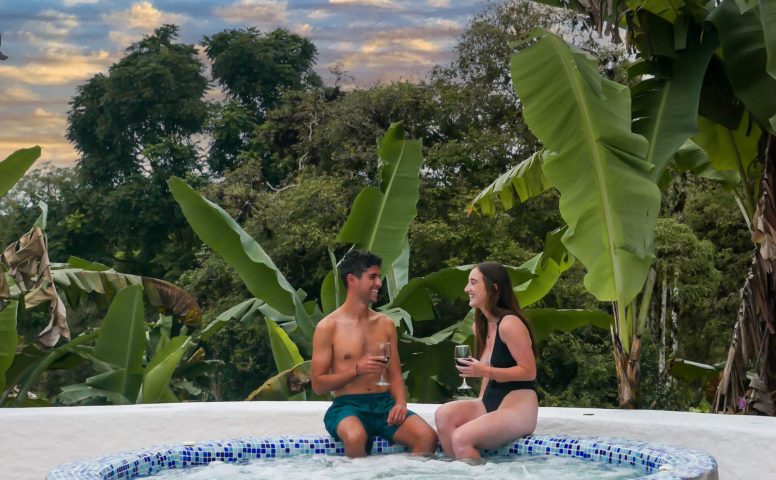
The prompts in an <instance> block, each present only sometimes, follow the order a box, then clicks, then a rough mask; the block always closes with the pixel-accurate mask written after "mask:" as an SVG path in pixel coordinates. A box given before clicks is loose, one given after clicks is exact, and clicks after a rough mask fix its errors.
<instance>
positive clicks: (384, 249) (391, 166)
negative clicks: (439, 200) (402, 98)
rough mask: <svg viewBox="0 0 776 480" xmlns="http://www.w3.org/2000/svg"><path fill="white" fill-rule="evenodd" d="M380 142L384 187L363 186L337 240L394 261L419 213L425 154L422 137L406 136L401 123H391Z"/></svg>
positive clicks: (379, 154) (381, 181) (381, 182)
mask: <svg viewBox="0 0 776 480" xmlns="http://www.w3.org/2000/svg"><path fill="white" fill-rule="evenodd" d="M378 145H379V147H378V149H377V154H378V156H379V157H380V161H381V163H380V166H381V168H380V172H381V178H380V188H379V189H378V188H374V187H366V188H364V189H363V190H361V192H360V193H359V194H358V196H357V197H356V200H355V201H354V202H353V207H352V208H351V211H350V214H349V215H348V219H347V220H346V221H345V225H343V226H342V230H340V233H339V235H338V236H337V241H339V242H349V243H352V244H354V245H355V247H356V248H361V249H365V250H369V251H371V252H373V253H375V254H376V255H378V256H380V257H381V258H382V259H383V261H384V262H385V264H386V265H391V264H393V262H394V261H395V260H396V259H397V258H399V256H400V255H401V253H402V247H403V245H404V239H405V238H406V236H407V231H408V230H409V226H410V223H412V220H413V219H414V218H415V215H417V209H416V205H417V203H418V196H419V195H418V186H419V181H418V175H419V173H420V165H421V163H422V162H423V156H422V154H421V147H420V141H419V140H404V129H403V127H402V124H401V123H396V124H394V125H391V128H389V129H388V131H387V132H386V134H385V136H383V137H382V138H381V139H380V141H379V143H378Z"/></svg>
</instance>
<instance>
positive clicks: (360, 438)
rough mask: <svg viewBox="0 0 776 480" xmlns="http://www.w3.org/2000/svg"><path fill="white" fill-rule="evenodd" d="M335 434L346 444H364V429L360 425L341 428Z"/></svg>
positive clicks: (365, 437) (365, 438)
mask: <svg viewBox="0 0 776 480" xmlns="http://www.w3.org/2000/svg"><path fill="white" fill-rule="evenodd" d="M340 430H341V431H337V434H338V435H339V437H340V438H341V439H342V442H343V443H345V444H346V445H366V440H367V435H366V431H365V430H364V428H363V427H361V426H360V425H359V426H358V427H350V428H347V427H346V428H341V429H340Z"/></svg>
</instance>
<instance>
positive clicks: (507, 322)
mask: <svg viewBox="0 0 776 480" xmlns="http://www.w3.org/2000/svg"><path fill="white" fill-rule="evenodd" d="M499 333H501V334H502V335H503V334H505V333H506V334H510V333H511V334H513V335H519V334H521V333H526V334H527V333H528V327H527V326H526V323H525V320H524V319H522V318H521V317H519V316H518V315H517V314H515V313H507V314H506V315H504V316H503V317H501V321H500V322H499Z"/></svg>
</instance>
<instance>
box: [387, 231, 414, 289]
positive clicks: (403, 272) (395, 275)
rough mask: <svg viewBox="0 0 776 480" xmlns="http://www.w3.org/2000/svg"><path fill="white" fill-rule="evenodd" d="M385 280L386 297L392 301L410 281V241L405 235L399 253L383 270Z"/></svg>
mask: <svg viewBox="0 0 776 480" xmlns="http://www.w3.org/2000/svg"><path fill="white" fill-rule="evenodd" d="M385 280H386V283H387V284H388V299H389V301H391V302H392V301H393V300H394V299H395V298H396V295H398V294H399V291H400V290H401V289H402V288H404V286H405V285H407V282H409V281H410V241H409V239H408V238H407V237H406V236H405V237H404V244H403V245H402V248H401V255H399V257H398V258H397V259H396V260H394V262H393V263H392V264H391V265H390V266H389V267H388V269H387V270H386V271H385Z"/></svg>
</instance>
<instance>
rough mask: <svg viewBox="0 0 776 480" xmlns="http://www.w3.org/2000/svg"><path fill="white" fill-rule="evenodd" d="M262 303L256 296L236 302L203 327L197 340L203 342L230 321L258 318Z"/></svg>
mask: <svg viewBox="0 0 776 480" xmlns="http://www.w3.org/2000/svg"><path fill="white" fill-rule="evenodd" d="M262 305H265V303H264V302H263V301H262V300H259V299H258V298H251V299H249V300H246V301H244V302H241V303H238V304H237V305H235V306H234V307H232V308H230V309H229V310H226V311H224V312H222V313H221V314H220V315H219V316H218V317H216V319H215V320H213V321H212V322H210V323H209V324H208V325H207V326H206V327H205V328H203V329H202V332H201V333H200V334H199V337H198V340H201V341H203V342H206V341H208V340H209V339H210V337H212V336H213V335H214V334H215V333H216V332H218V331H219V330H221V329H222V328H224V326H226V324H227V323H229V322H231V321H236V322H246V321H251V320H254V319H256V318H258V317H259V316H260V315H261V312H260V310H259V308H260V307H261V306H262Z"/></svg>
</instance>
